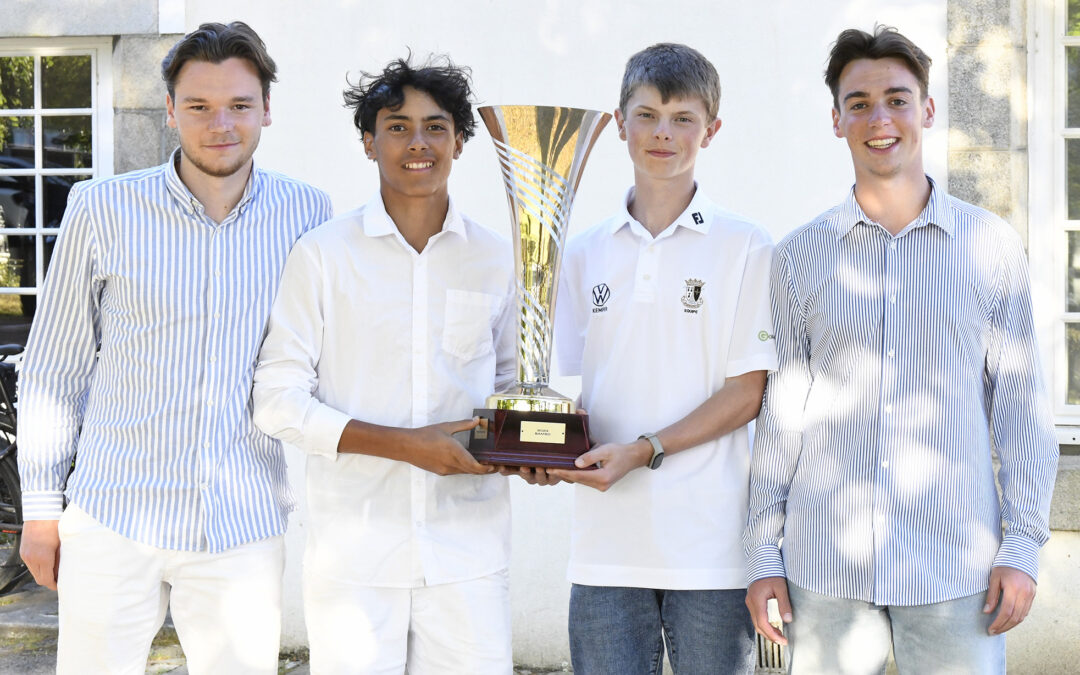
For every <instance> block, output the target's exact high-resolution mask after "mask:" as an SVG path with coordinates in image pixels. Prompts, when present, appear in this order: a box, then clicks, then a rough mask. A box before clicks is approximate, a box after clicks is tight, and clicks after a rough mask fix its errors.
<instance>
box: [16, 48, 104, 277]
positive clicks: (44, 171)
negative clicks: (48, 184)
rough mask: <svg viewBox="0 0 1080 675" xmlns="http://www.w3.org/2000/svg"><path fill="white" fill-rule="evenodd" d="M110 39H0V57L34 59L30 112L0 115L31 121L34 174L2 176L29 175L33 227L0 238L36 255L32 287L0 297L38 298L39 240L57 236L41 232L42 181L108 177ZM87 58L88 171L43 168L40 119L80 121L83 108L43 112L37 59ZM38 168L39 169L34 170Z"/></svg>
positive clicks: (41, 246) (53, 231) (41, 257)
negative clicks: (30, 242)
mask: <svg viewBox="0 0 1080 675" xmlns="http://www.w3.org/2000/svg"><path fill="white" fill-rule="evenodd" d="M112 51H113V39H112V38H107V37H106V38H102V37H98V38H78V37H72V38H40V39H30V38H0V56H3V57H12V56H31V57H34V59H35V67H34V108H32V109H21V108H20V109H11V110H4V111H0V113H2V114H3V115H4V116H5V117H7V116H24V117H32V118H33V120H34V168H33V169H23V170H9V171H6V172H5V174H6V175H23V176H26V175H30V176H33V177H34V193H35V199H34V210H35V213H34V227H19V228H5V232H4V235H12V236H33V237H34V246H35V248H36V255H35V256H34V264H35V270H34V280H35V285H34V286H32V287H29V286H27V287H0V294H2V295H20V296H21V295H38V294H39V293H40V291H41V284H42V282H43V281H44V271H45V270H44V266H45V260H44V242H45V237H47V236H48V235H52V234H57V233H58V232H59V228H58V227H46V226H45V218H44V216H45V212H44V209H45V199H44V190H45V178H46V177H47V176H50V175H73V174H83V175H87V174H88V175H89V177H90V178H100V177H103V176H111V175H113V152H114V147H113V79H112ZM80 55H89V56H90V73H91V87H90V108H89V110H90V138H91V141H90V142H91V150H90V157H91V168H90V170H89V171H82V170H78V169H68V168H51V169H50V168H45V167H44V161H43V158H44V131H45V130H44V125H43V124H42V118H44V117H58V116H64V115H70V114H72V113H75V114H79V115H83V114H85V111H86V110H87V108H55V109H52V108H50V109H43V108H42V107H40V104H41V96H42V89H41V67H40V59H41V57H45V56H80ZM39 167H40V168H39Z"/></svg>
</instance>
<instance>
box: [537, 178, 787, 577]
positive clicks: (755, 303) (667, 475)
mask: <svg viewBox="0 0 1080 675" xmlns="http://www.w3.org/2000/svg"><path fill="white" fill-rule="evenodd" d="M630 194H631V193H629V192H628V193H627V199H626V200H624V205H623V208H622V209H621V210H620V212H619V213H618V214H616V215H615V216H614V217H612V218H609V219H607V220H605V221H604V222H602V223H600V224H599V225H597V226H595V227H593V228H591V229H589V230H587V231H586V232H584V233H582V234H580V235H578V236H577V237H575V238H574V239H573V240H571V242H570V245H569V246H568V248H567V251H566V255H565V258H564V262H563V271H562V285H561V290H560V292H559V297H558V305H557V309H556V336H557V337H556V350H557V354H558V357H559V363H560V366H561V370H562V372H563V374H565V375H575V374H581V376H582V405H583V407H584V408H585V409H586V410H588V412H589V426H590V431H591V433H592V435H593V438H594V440H595V441H596V442H597V443H604V442H622V443H625V442H630V441H633V440H634V439H636V438H637V437H638V436H639V435H641V434H642V433H645V432H652V431H657V430H659V429H662V428H663V427H665V426H667V425H669V424H671V423H672V422H675V421H677V420H679V419H681V418H682V417H684V416H685V415H686V414H687V413H689V412H690V411H692V410H694V409H695V408H696V407H698V406H699V405H701V403H703V402H704V401H705V400H706V399H707V398H709V397H710V396H711V395H712V394H713V393H715V392H716V391H717V390H719V389H720V388H721V387H722V386H723V385H724V382H725V380H726V378H728V377H734V376H736V375H741V374H743V373H747V372H751V371H755V370H772V369H774V368H775V367H776V354H775V351H774V346H773V340H772V319H771V312H770V309H769V269H770V265H771V262H772V242H771V240H770V238H769V236H768V234H766V233H765V231H764V230H762V229H761V228H760V227H758V226H757V225H755V224H753V223H751V222H749V221H747V220H745V219H744V218H742V217H740V216H737V215H735V214H733V213H730V212H728V211H725V210H723V209H721V208H719V207H717V206H716V205H714V204H713V203H712V202H710V201H709V199H708V198H707V197H705V196H704V195H703V194H702V192H701V191H700V190H698V191H697V192H696V194H695V196H694V198H693V200H692V201H691V202H690V205H689V206H688V207H687V208H686V210H685V211H684V212H683V213H682V214H681V215H680V216H679V217H678V218H677V219H676V220H675V222H674V223H673V224H672V225H671V226H670V227H668V228H667V229H666V230H664V231H663V232H661V233H660V234H659V235H658V236H657V237H656V238H655V239H654V238H653V237H652V235H651V234H649V232H648V231H647V230H646V229H645V227H644V226H642V225H641V223H639V222H637V221H636V220H634V219H633V218H632V217H631V216H630V213H629V212H628V211H627V209H626V206H625V204H626V203H627V202H628V201H629V198H630ZM749 471H750V439H749V430H748V428H747V427H742V428H740V429H737V430H736V431H734V432H732V433H730V434H728V435H726V436H724V437H721V438H719V439H716V440H715V441H710V442H708V443H705V444H702V445H700V446H698V447H696V448H692V449H688V450H685V451H683V452H680V453H678V454H676V455H672V456H670V457H667V458H665V459H664V462H663V465H662V466H661V467H660V468H659V469H658V470H656V471H650V470H648V469H644V468H643V469H636V470H634V471H631V472H630V473H628V474H627V475H626V476H625V477H624V478H623V479H622V480H620V481H619V482H618V483H616V484H615V485H614V486H613V487H612V488H611V489H610V490H608V491H607V492H599V491H597V490H594V489H592V488H588V487H583V486H580V485H579V486H575V492H574V520H573V527H572V536H571V552H570V568H569V574H568V576H569V579H570V581H572V582H573V583H577V584H585V585H591V586H634V587H642V588H657V589H673V590H676V589H677V590H683V589H721V588H744V587H745V586H746V574H745V561H744V558H743V551H742V544H741V536H742V531H743V528H744V526H745V525H746V512H747V491H748V487H747V486H748V477H749Z"/></svg>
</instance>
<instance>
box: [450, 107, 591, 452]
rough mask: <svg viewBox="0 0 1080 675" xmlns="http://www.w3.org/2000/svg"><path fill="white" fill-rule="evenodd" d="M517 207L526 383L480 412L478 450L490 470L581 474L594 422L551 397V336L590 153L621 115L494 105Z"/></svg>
mask: <svg viewBox="0 0 1080 675" xmlns="http://www.w3.org/2000/svg"><path fill="white" fill-rule="evenodd" d="M479 112H480V117H481V118H482V119H483V120H484V124H485V125H487V128H488V131H489V132H490V133H491V137H492V140H494V142H495V149H496V151H497V152H498V155H499V165H500V167H501V169H502V175H503V182H504V185H505V187H506V196H507V199H508V201H509V203H510V217H511V223H512V228H511V229H512V239H513V243H514V263H515V270H516V273H517V300H518V343H517V346H518V350H517V365H518V378H517V382H516V383H515V384H514V386H513V387H511V388H510V389H509V390H507V391H504V392H500V393H496V394H493V395H491V396H489V397H488V398H487V401H486V402H485V405H486V406H487V407H486V408H478V409H476V410H474V411H473V414H474V415H478V416H479V417H480V418H481V420H480V426H479V427H477V428H476V429H474V430H473V431H472V433H471V434H470V436H469V450H470V451H471V452H472V453H473V455H475V456H476V458H477V459H478V460H479V461H481V462H485V463H488V464H505V465H508V466H532V467H546V468H564V469H572V468H575V467H574V460H575V459H576V458H577V457H578V456H579V455H581V454H582V453H583V452H585V451H586V450H588V449H589V429H588V417H587V416H586V415H579V414H577V413H576V412H575V410H574V403H573V401H571V400H570V399H569V398H567V397H565V396H563V395H561V394H559V393H558V392H556V391H553V390H551V389H550V388H549V387H548V381H549V377H550V373H551V337H552V332H553V329H554V312H555V296H556V293H557V292H558V290H559V265H560V263H561V262H562V252H563V246H564V245H565V244H566V232H567V229H568V228H569V226H570V209H571V207H572V206H573V203H574V194H575V192H576V191H577V186H578V182H579V181H580V180H581V171H582V169H583V168H584V166H585V160H586V159H588V157H589V151H590V150H592V147H593V144H594V143H595V142H596V139H597V138H598V137H599V136H600V132H601V130H602V129H603V128H604V125H606V124H607V123H608V121H609V120H610V119H611V115H609V114H607V113H603V112H597V111H593V110H582V109H579V108H558V107H548V106H529V105H521V106H485V107H482V108H480V109H479Z"/></svg>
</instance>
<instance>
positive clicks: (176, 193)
mask: <svg viewBox="0 0 1080 675" xmlns="http://www.w3.org/2000/svg"><path fill="white" fill-rule="evenodd" d="M179 165H180V148H177V149H176V150H174V151H173V153H172V155H170V157H169V161H168V162H167V163H166V164H165V187H166V188H167V189H168V191H169V194H171V195H172V196H173V198H174V199H176V201H177V202H179V204H180V205H181V208H183V209H184V210H185V211H188V212H190V213H192V214H197V215H202V214H203V213H204V212H205V210H206V209H205V207H203V205H202V202H200V201H199V200H198V199H196V198H195V195H193V194H192V193H191V190H189V189H188V187H187V186H186V185H184V181H182V180H180V173H179V171H177V167H178V166H179ZM261 177H262V173H261V172H260V171H259V169H258V167H257V166H255V159H254V158H252V160H251V174H250V176H249V177H248V181H247V183H245V184H244V192H243V194H241V195H240V201H238V202H237V203H236V206H234V207H233V210H232V212H230V214H229V215H230V217H231V216H232V213H239V214H241V215H243V213H244V209H246V208H247V205H248V204H249V203H251V200H252V199H254V197H255V195H256V193H257V192H258V186H259V183H260V182H261ZM226 220H228V218H226ZM223 222H224V221H223Z"/></svg>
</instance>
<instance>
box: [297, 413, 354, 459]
mask: <svg viewBox="0 0 1080 675" xmlns="http://www.w3.org/2000/svg"><path fill="white" fill-rule="evenodd" d="M351 420H352V418H351V417H350V416H349V415H347V414H345V413H343V412H341V411H340V410H336V409H334V408H331V407H330V406H328V405H318V406H316V407H315V409H314V410H312V411H311V417H310V418H309V419H308V421H307V423H306V425H305V426H306V427H307V428H308V429H309V430H310V432H309V436H308V439H307V443H305V445H307V447H306V448H305V449H306V450H307V452H309V453H311V454H313V455H321V456H323V457H327V458H329V459H336V458H337V455H338V451H337V449H338V443H339V442H340V441H341V434H342V433H344V431H345V426H346V425H347V424H348V423H349V422H350V421H351Z"/></svg>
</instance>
